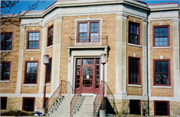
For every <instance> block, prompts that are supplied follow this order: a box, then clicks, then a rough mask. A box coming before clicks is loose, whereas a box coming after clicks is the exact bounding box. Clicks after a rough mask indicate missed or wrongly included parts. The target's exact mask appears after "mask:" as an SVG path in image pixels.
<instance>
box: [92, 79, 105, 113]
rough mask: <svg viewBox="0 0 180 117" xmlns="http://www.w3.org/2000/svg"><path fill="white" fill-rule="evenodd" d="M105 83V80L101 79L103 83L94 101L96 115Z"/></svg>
mask: <svg viewBox="0 0 180 117" xmlns="http://www.w3.org/2000/svg"><path fill="white" fill-rule="evenodd" d="M103 83H104V82H103V81H101V85H100V87H99V91H98V93H97V94H96V97H95V99H94V102H93V107H94V110H93V114H94V116H95V113H96V110H97V108H98V104H99V101H100V99H101V97H102V95H103Z"/></svg>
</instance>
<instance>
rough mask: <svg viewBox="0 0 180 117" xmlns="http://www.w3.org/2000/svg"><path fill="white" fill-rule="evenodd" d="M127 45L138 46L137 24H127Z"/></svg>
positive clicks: (138, 33) (138, 31)
mask: <svg viewBox="0 0 180 117" xmlns="http://www.w3.org/2000/svg"><path fill="white" fill-rule="evenodd" d="M129 43H133V44H140V29H139V24H137V23H132V22H129Z"/></svg>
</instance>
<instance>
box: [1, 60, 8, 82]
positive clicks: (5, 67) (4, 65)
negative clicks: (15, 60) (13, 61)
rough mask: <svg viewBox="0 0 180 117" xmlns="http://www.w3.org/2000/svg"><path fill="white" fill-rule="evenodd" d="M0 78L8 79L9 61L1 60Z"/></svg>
mask: <svg viewBox="0 0 180 117" xmlns="http://www.w3.org/2000/svg"><path fill="white" fill-rule="evenodd" d="M0 66H1V80H9V78H10V62H1V64H0Z"/></svg>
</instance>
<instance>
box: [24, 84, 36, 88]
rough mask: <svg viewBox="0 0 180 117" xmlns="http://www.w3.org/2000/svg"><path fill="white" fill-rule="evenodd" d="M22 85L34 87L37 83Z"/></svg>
mask: <svg viewBox="0 0 180 117" xmlns="http://www.w3.org/2000/svg"><path fill="white" fill-rule="evenodd" d="M23 86H28V87H36V86H38V85H37V84H23Z"/></svg>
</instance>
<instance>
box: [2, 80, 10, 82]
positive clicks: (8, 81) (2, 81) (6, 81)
mask: <svg viewBox="0 0 180 117" xmlns="http://www.w3.org/2000/svg"><path fill="white" fill-rule="evenodd" d="M0 82H10V80H0Z"/></svg>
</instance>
